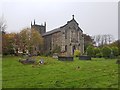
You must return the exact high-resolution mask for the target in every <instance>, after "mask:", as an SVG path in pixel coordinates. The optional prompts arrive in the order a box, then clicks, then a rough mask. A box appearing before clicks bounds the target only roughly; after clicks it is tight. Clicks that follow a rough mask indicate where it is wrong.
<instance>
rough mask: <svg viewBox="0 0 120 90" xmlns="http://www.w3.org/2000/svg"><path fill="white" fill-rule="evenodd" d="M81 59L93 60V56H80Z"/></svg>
mask: <svg viewBox="0 0 120 90" xmlns="http://www.w3.org/2000/svg"><path fill="white" fill-rule="evenodd" d="M79 59H80V60H91V56H85V55H84V56H79Z"/></svg>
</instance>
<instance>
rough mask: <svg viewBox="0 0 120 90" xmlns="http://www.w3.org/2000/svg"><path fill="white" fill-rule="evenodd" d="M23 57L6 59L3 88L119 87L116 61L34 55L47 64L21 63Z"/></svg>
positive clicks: (3, 66)
mask: <svg viewBox="0 0 120 90" xmlns="http://www.w3.org/2000/svg"><path fill="white" fill-rule="evenodd" d="M20 58H21V57H16V56H3V59H2V87H3V88H117V87H118V64H116V61H117V59H104V58H91V60H79V58H78V57H75V58H74V60H72V61H60V60H58V59H55V58H52V57H45V56H34V57H32V58H33V59H34V60H36V62H38V61H39V60H40V59H43V60H44V64H40V65H37V64H35V65H33V64H22V63H20V62H19V59H20Z"/></svg>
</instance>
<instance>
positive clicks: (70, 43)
mask: <svg viewBox="0 0 120 90" xmlns="http://www.w3.org/2000/svg"><path fill="white" fill-rule="evenodd" d="M31 28H34V29H35V30H37V31H38V32H39V33H40V34H41V35H42V37H43V38H44V51H45V52H50V51H52V50H54V49H55V48H56V46H59V47H60V49H61V52H62V53H66V55H73V54H74V51H75V50H76V49H77V50H80V52H81V53H84V37H83V31H82V30H81V28H80V27H79V24H78V23H77V22H76V20H75V19H74V15H73V16H72V20H70V21H68V22H67V24H65V25H64V26H61V27H59V28H56V29H53V30H51V31H49V32H46V23H44V25H37V24H36V23H35V21H34V24H33V25H32V22H31Z"/></svg>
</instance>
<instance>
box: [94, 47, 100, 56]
mask: <svg viewBox="0 0 120 90" xmlns="http://www.w3.org/2000/svg"><path fill="white" fill-rule="evenodd" d="M94 56H95V57H99V56H100V57H101V51H100V49H99V48H94Z"/></svg>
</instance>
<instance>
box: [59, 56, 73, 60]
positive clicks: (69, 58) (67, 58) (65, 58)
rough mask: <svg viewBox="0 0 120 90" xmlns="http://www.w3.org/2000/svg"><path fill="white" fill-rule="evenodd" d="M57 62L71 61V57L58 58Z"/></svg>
mask: <svg viewBox="0 0 120 90" xmlns="http://www.w3.org/2000/svg"><path fill="white" fill-rule="evenodd" d="M58 60H60V61H73V57H70V56H58Z"/></svg>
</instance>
